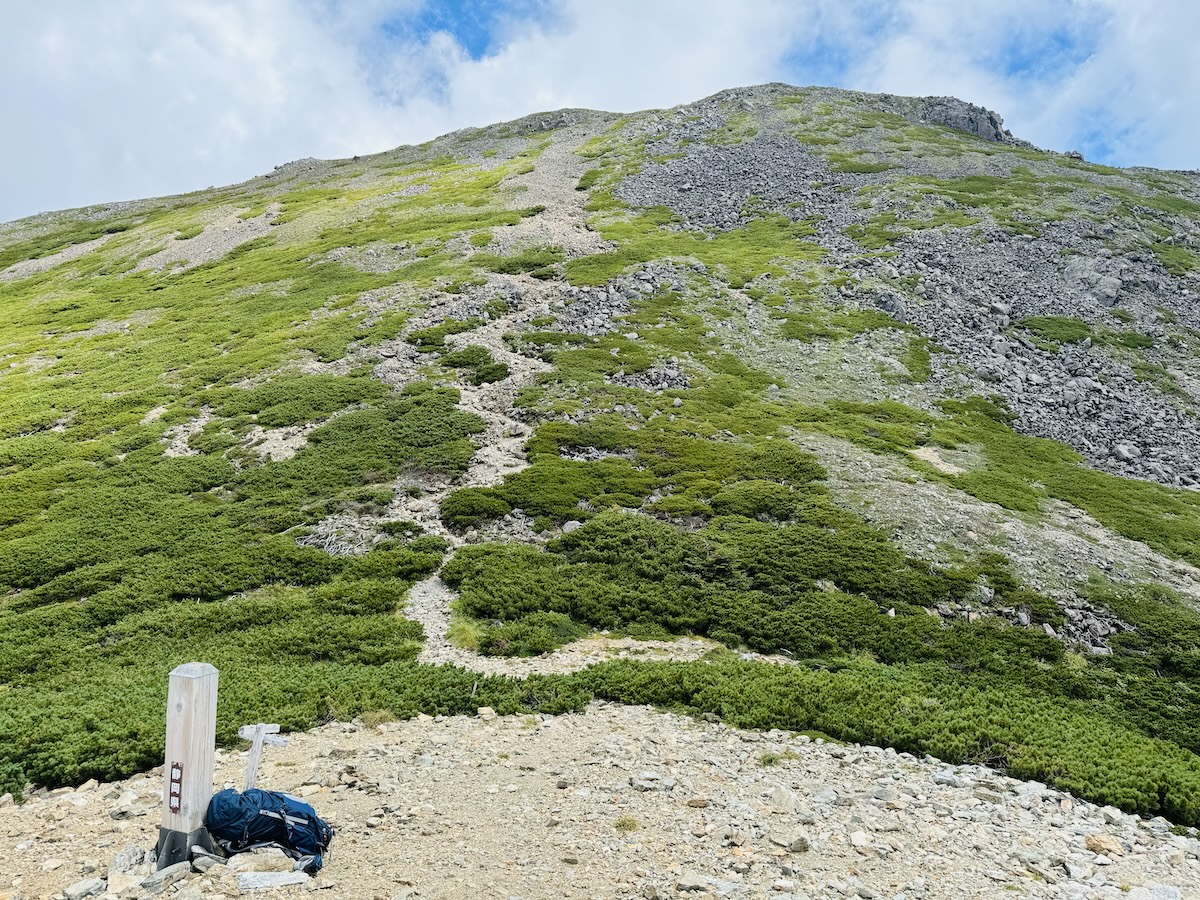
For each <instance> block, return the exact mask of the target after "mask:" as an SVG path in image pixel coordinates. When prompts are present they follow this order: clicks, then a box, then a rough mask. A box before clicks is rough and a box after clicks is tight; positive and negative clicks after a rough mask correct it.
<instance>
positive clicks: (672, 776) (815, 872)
mask: <svg viewBox="0 0 1200 900" xmlns="http://www.w3.org/2000/svg"><path fill="white" fill-rule="evenodd" d="M244 767H245V754H244V753H240V754H239V753H229V754H223V755H221V756H220V758H219V760H218V771H217V775H216V783H217V786H221V785H223V784H225V783H231V784H235V785H236V786H239V787H240V783H241V780H242V776H243V773H244ZM160 785H161V781H160V778H158V777H155V776H153V775H148V776H144V777H140V776H139V777H135V778H132V779H130V780H128V781H125V782H121V783H117V784H112V785H88V786H85V787H83V788H81V789H80V790H78V791H70V790H69V789H67V790H64V791H56V792H53V793H52V794H50V795H47V796H44V797H38V798H36V799H34V800H33V801H32V802H30V803H27V804H26V805H24V806H21V807H12V806H9V807H7V808H3V809H0V835H3V836H4V839H3V844H0V847H2V851H0V898H4V900H9V898H13V897H26V898H34V897H45V898H52V897H66V896H76V894H73V895H68V894H67V893H64V891H66V890H67V889H68V888H69V887H70V886H72V885H79V884H81V883H83V884H84V885H85V886H86V884H87V882H88V881H89V879H91V880H92V881H91V884H92V886H93V887H97V885H98V891H103V890H104V889H105V886H106V885H105V881H104V878H105V876H106V875H108V874H109V872H110V865H111V864H112V863H114V861H117V865H118V869H119V868H120V867H121V863H120V861H118V860H117V857H118V854H119V853H121V851H122V850H124V849H125V848H128V847H131V846H132V847H140V848H149V847H150V846H152V845H153V843H154V841H155V836H156V824H157V816H158V808H159V800H158V797H159V791H160V789H161V787H160ZM259 785H260V786H262V787H268V788H272V789H279V790H287V791H291V792H294V793H298V794H300V795H302V796H304V797H305V799H306V800H307V801H308V802H309V803H312V804H313V805H314V806H315V807H316V809H317V810H318V812H319V813H320V814H321V815H322V816H324V817H326V818H328V819H329V821H330V822H331V823H332V824H333V825H334V826H335V828H336V829H337V831H338V834H337V837H336V838H335V841H334V844H333V848H332V851H331V853H330V855H329V857H328V859H327V863H326V867H325V869H324V870H323V871H322V872H321V873H320V874H319V875H318V876H317V877H316V878H315V879H314V880H312V881H311V882H309V883H307V884H305V885H304V886H303V887H287V888H277V889H274V890H271V891H267V892H265V893H264V894H263V896H300V895H302V894H303V893H304V892H305V891H306V890H312V889H318V890H319V893H318V896H321V897H325V898H329V900H341V898H345V900H364V898H372V900H375V898H378V900H399V898H423V900H438V898H446V900H450V898H501V900H504V898H508V900H512V898H522V900H543V898H544V900H551V898H555V900H558V898H564V897H570V898H645V900H655V898H673V897H686V896H694V897H730V898H767V897H772V898H778V900H801V898H808V900H819V898H842V897H857V898H891V900H901V898H903V900H968V898H970V900H991V898H997V897H1010V896H1011V897H1028V898H1064V900H1065V898H1070V900H1075V898H1079V900H1086V898H1105V900H1108V898H1111V900H1118V898H1127V900H1183V898H1187V897H1196V896H1200V861H1198V860H1197V854H1198V853H1200V843H1198V842H1197V841H1196V840H1195V839H1191V838H1183V837H1177V836H1175V835H1173V834H1171V832H1170V831H1169V828H1168V826H1167V823H1166V822H1164V821H1163V820H1161V819H1155V820H1150V821H1146V820H1142V819H1139V818H1137V817H1134V816H1129V815H1126V814H1123V813H1120V812H1118V811H1116V810H1113V809H1111V808H1105V809H1100V808H1098V807H1096V806H1094V805H1092V804H1090V803H1085V802H1082V801H1079V800H1076V799H1074V798H1072V797H1070V796H1068V795H1066V794H1064V793H1061V792H1059V791H1054V790H1049V789H1047V788H1046V787H1045V786H1044V785H1041V784H1036V783H1032V782H1021V781H1016V780H1013V779H1010V778H1006V777H1004V776H1001V775H997V774H996V773H995V772H992V771H990V770H987V769H981V768H978V767H974V766H947V765H944V764H942V763H940V762H937V761H935V760H932V759H925V760H918V759H916V758H914V757H912V756H909V755H907V754H896V753H894V752H892V751H889V750H883V749H880V748H878V747H860V746H853V745H850V746H846V745H835V744H827V743H821V742H819V741H818V742H814V741H810V740H809V739H808V738H807V737H805V736H800V735H793V734H788V733H783V732H776V731H773V732H769V733H758V732H750V731H739V730H736V729H732V728H728V727H726V726H724V725H721V724H716V723H706V722H698V721H694V720H692V719H689V718H686V717H681V716H676V715H670V714H663V713H658V712H654V711H652V710H649V709H646V708H643V707H623V706H619V705H610V704H603V703H596V704H593V705H592V706H591V707H590V708H589V709H588V710H587V712H586V713H585V714H583V715H571V716H561V717H543V718H536V717H509V718H504V717H501V718H497V717H495V716H494V714H492V713H491V711H490V710H481V714H480V715H479V716H476V717H470V718H467V717H454V718H441V717H439V718H437V719H431V718H429V717H420V718H417V719H414V720H411V721H408V722H403V723H385V724H382V725H378V726H376V727H374V728H371V727H366V726H364V725H363V724H362V723H361V722H356V723H342V724H339V723H334V724H330V725H326V726H322V727H320V728H317V729H314V730H313V731H312V732H309V733H306V734H297V735H292V736H291V737H290V743H289V746H288V747H286V748H274V747H271V748H268V749H267V752H266V758H265V764H264V767H263V771H262V774H261V776H260V778H259ZM136 855H137V854H136V853H133V854H130V853H125V854H122V856H123V858H124V859H126V860H128V859H129V858H131V856H132V857H136ZM256 862H262V863H269V861H268V860H259V861H255V860H242V861H240V862H239V865H255V864H256ZM129 868H132V869H133V872H132V874H125V875H124V878H125V881H124V882H122V880H121V877H122V874H123V873H121V872H119V871H116V870H114V872H115V874H116V875H117V878H116V879H115V880H114V879H112V878H111V877H110V880H109V882H108V884H110V885H114V884H115V885H120V884H122V883H126V884H128V883H130V882H133V884H135V885H136V882H137V879H138V878H139V875H140V873H139V871H138V869H137V867H136V866H132V867H129ZM235 875H236V873H235V872H233V871H230V870H229V869H227V868H226V867H224V866H217V867H216V868H214V869H212V870H210V871H209V872H208V874H206V875H200V874H193V875H191V876H189V877H188V878H186V879H184V880H181V881H180V882H178V883H177V884H176V885H174V886H173V887H172V888H170V889H169V891H168V893H167V894H165V895H164V896H172V895H173V896H174V897H175V898H176V900H222V898H232V897H235V896H238V895H239V893H240V892H239V889H238V887H237V883H236V880H235ZM105 896H109V897H111V896H116V895H114V894H109V895H105ZM121 896H125V897H149V896H153V895H152V894H151V893H150V892H149V891H147V890H144V889H140V888H138V887H136V886H134V887H131V888H130V889H129V890H128V891H127V892H126V893H124V894H122V895H121Z"/></svg>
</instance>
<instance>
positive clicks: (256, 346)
mask: <svg viewBox="0 0 1200 900" xmlns="http://www.w3.org/2000/svg"><path fill="white" fill-rule="evenodd" d="M527 161H528V160H525V162H527ZM418 168H419V169H420V171H414V170H413V169H412V167H407V168H405V169H404V171H402V172H400V175H401V176H402V179H403V180H402V183H404V184H412V183H414V182H419V183H420V184H421V185H423V186H424V188H425V191H424V192H423V193H412V194H411V195H397V194H396V193H395V183H394V182H393V181H389V178H388V177H387V173H384V175H382V176H381V177H380V178H379V180H378V182H377V183H376V184H375V186H373V187H371V186H368V187H360V188H354V189H351V188H346V187H332V188H319V187H316V186H312V185H304V184H303V183H299V184H298V183H295V182H293V183H290V184H288V185H265V186H263V188H262V190H263V191H264V193H261V194H255V193H254V189H253V188H252V187H246V186H243V187H242V188H239V189H236V190H235V189H230V190H226V191H223V192H218V194H217V195H212V196H205V197H203V198H191V199H190V200H189V199H188V198H181V199H177V200H175V201H170V202H166V201H164V202H162V203H160V204H159V205H157V206H156V205H154V204H153V203H152V204H149V205H146V206H145V208H144V209H142V210H141V211H140V212H138V213H137V214H130V215H128V216H126V217H125V218H120V219H116V220H109V221H107V222H105V221H101V222H100V223H99V224H96V225H87V226H80V227H77V228H74V227H73V228H58V229H51V230H48V231H44V232H43V233H42V234H41V235H40V236H36V237H33V238H28V239H26V240H24V241H21V242H17V243H15V244H11V245H9V247H8V248H7V250H6V252H7V253H8V254H9V255H10V256H11V257H12V258H13V259H21V258H28V257H31V256H40V255H47V254H50V253H54V252H57V251H58V250H59V249H62V248H63V247H65V246H70V245H72V244H74V243H78V242H81V241H84V240H90V239H92V238H93V237H96V236H97V235H100V234H109V235H110V237H109V239H108V240H107V241H106V242H105V243H104V245H103V246H102V247H101V248H100V249H99V250H94V251H92V252H91V253H89V254H88V255H86V256H83V257H81V258H79V259H77V260H74V261H70V262H65V263H62V264H60V265H58V266H56V267H54V268H51V269H49V270H47V271H45V272H42V273H38V274H34V275H32V276H29V277H25V278H21V279H16V280H10V281H6V282H3V283H0V305H2V306H3V308H4V310H5V316H4V322H3V324H2V325H0V347H3V353H4V354H5V356H6V359H7V360H8V362H9V363H11V365H9V366H8V367H7V368H6V369H5V370H4V372H3V374H2V375H0V473H3V477H2V478H0V510H2V511H3V512H2V513H0V543H2V544H3V553H0V558H2V559H3V563H2V564H0V596H2V597H3V599H2V600H0V620H3V624H2V625H0V682H2V683H3V685H4V687H3V691H4V696H5V703H4V705H3V710H2V711H0V733H2V735H3V738H2V740H0V743H2V744H3V746H4V748H5V749H4V751H3V752H2V753H0V758H2V759H3V765H4V766H5V770H6V771H7V772H16V771H18V770H20V771H21V772H22V773H23V775H22V776H21V777H22V779H23V778H24V777H29V778H31V779H34V780H36V781H38V782H41V783H48V784H59V783H63V782H70V781H73V780H78V779H80V778H86V777H89V776H90V775H94V776H96V777H116V776H118V775H121V774H124V773H127V772H129V771H132V770H134V769H135V768H140V767H144V766H146V765H148V764H150V760H151V759H152V757H153V755H154V754H155V753H158V752H161V737H160V736H158V735H157V732H159V731H161V728H160V726H158V725H155V724H154V723H155V722H156V721H158V720H159V718H160V716H161V697H159V696H158V695H159V694H160V693H161V690H160V687H161V685H162V684H163V683H165V682H164V678H165V672H166V671H168V670H169V669H170V668H171V667H172V666H173V665H175V664H177V663H180V662H185V661H187V660H188V659H192V658H196V656H197V655H202V656H204V657H205V658H210V659H211V661H212V662H214V663H217V664H218V665H219V666H220V667H221V668H222V670H223V671H225V672H227V673H228V676H227V683H230V682H232V683H241V684H242V686H243V687H242V688H241V689H239V688H230V692H223V697H226V696H227V697H231V698H232V699H231V700H230V701H229V702H230V703H231V707H230V708H231V709H234V710H236V711H235V712H234V715H235V716H245V715H259V716H264V715H266V716H268V717H269V716H270V715H271V714H273V713H272V710H275V711H278V712H279V713H284V715H283V716H282V718H283V719H286V720H287V721H289V722H291V723H292V725H293V726H296V727H298V726H299V725H300V724H303V723H304V722H311V721H313V719H314V718H319V717H320V716H321V715H325V714H328V711H326V712H325V713H322V712H321V711H320V709H321V704H322V703H323V702H324V701H323V700H322V699H321V695H322V693H327V692H329V691H330V687H329V685H330V684H332V683H336V682H338V681H341V680H345V682H346V683H347V684H356V685H357V688H355V690H357V691H359V694H360V696H362V697H365V696H366V694H363V693H362V691H363V690H364V688H365V685H366V684H367V681H370V682H371V683H372V684H376V685H377V686H378V685H381V684H383V683H384V675H383V673H382V671H381V672H380V673H379V674H378V675H377V676H372V677H371V678H368V679H367V680H366V681H364V680H363V677H362V673H364V672H366V671H367V667H368V665H369V666H375V665H379V666H381V667H383V668H386V667H387V666H389V665H392V664H397V665H401V664H402V665H404V666H409V667H411V662H410V660H411V658H412V657H413V656H414V654H415V650H414V648H415V646H416V643H415V642H416V641H419V640H420V632H419V629H418V628H416V627H415V626H413V625H412V623H408V622H406V621H405V620H403V619H401V618H399V617H398V616H397V614H396V613H397V610H398V609H399V608H400V606H401V605H402V597H403V594H404V590H405V589H406V587H407V586H408V584H410V583H411V582H412V581H413V580H415V579H416V578H419V577H422V576H424V575H426V574H428V573H429V572H431V571H433V570H434V569H436V567H437V566H438V565H439V564H440V561H441V558H442V550H443V548H442V547H441V546H438V545H436V542H435V544H429V543H428V542H427V543H425V544H422V543H421V541H423V540H424V539H422V538H415V539H410V540H408V541H407V542H405V543H404V544H403V546H400V545H395V544H393V545H389V544H387V543H384V544H380V545H379V546H378V547H377V548H376V549H375V550H373V551H372V552H371V553H369V554H368V555H367V556H366V557H363V558H362V559H361V560H359V561H346V560H343V559H339V558H336V557H331V556H329V555H328V554H327V553H325V552H323V551H320V550H316V549H313V548H310V547H307V546H304V545H303V543H302V542H301V543H298V540H300V539H303V538H304V536H305V535H306V533H307V530H308V529H309V528H310V527H311V526H312V525H314V524H315V523H317V522H318V521H319V520H321V519H322V518H324V517H326V516H328V515H331V514H335V513H339V512H352V513H354V514H360V515H361V514H364V513H366V514H371V513H379V512H382V511H383V510H384V509H385V508H386V506H387V504H388V503H389V502H390V500H391V498H392V487H391V484H392V482H393V481H394V480H395V479H396V478H397V477H398V476H400V475H412V474H420V473H426V472H428V473H443V474H445V475H448V476H453V475H455V474H456V473H459V472H461V471H463V469H464V468H465V466H466V464H467V462H468V460H469V458H470V457H471V455H472V454H473V452H474V450H475V444H474V442H473V440H472V438H473V436H474V435H475V434H477V433H478V432H479V431H481V430H482V428H483V422H482V420H480V419H478V418H477V417H475V416H472V415H469V414H467V413H463V412H461V411H460V410H459V409H458V408H457V399H458V396H457V392H455V391H453V390H449V389H436V388H433V387H432V386H430V385H428V384H424V383H420V382H418V383H416V384H413V385H410V386H409V387H408V388H406V389H404V390H403V391H400V392H393V391H392V390H390V389H388V388H387V387H386V386H384V385H383V384H382V383H381V382H379V381H377V380H376V379H374V378H372V377H371V376H370V370H371V366H370V363H371V353H370V347H371V345H372V344H374V343H376V342H378V341H381V340H385V339H392V338H394V337H396V336H397V334H398V332H399V330H400V329H401V328H403V327H404V325H405V323H406V322H407V320H408V318H409V317H410V316H412V315H413V314H414V313H416V312H419V311H420V309H421V307H420V301H419V299H416V298H419V297H420V296H421V294H420V292H421V291H422V290H428V289H430V288H435V287H437V286H443V287H446V288H452V287H453V285H454V283H455V282H456V281H457V280H459V279H464V278H475V277H477V274H476V273H477V272H478V267H476V266H474V265H472V264H471V263H469V262H467V261H466V260H465V259H464V258H462V257H461V256H460V255H458V254H457V253H455V252H452V251H448V250H446V249H445V247H446V244H447V243H448V242H450V241H451V240H453V239H454V238H455V237H457V236H460V235H463V234H469V233H474V232H476V231H477V230H478V229H481V228H494V227H502V226H504V225H511V224H515V223H517V222H519V221H521V219H522V218H524V217H527V216H529V215H537V214H538V212H537V211H534V210H528V209H527V210H522V209H510V208H508V205H507V204H508V197H507V195H506V194H505V193H504V190H503V188H502V186H501V183H502V181H503V179H504V178H505V177H507V175H508V174H509V171H508V168H507V167H506V166H504V165H501V166H499V167H497V168H495V169H491V170H488V171H482V170H476V169H473V168H471V167H469V166H463V165H460V164H457V163H454V162H452V161H441V162H437V163H434V164H432V165H429V166H426V167H418ZM189 203H190V204H191V205H190V206H189ZM238 203H241V204H244V207H243V209H244V215H245V216H246V217H250V216H253V215H258V214H260V213H261V211H262V210H264V209H265V208H266V207H267V206H269V205H272V204H274V205H275V206H277V207H278V208H279V209H280V210H281V216H280V218H281V219H282V220H283V221H284V222H285V224H283V225H281V226H279V227H278V228H277V229H274V230H273V231H272V233H271V234H269V235H267V236H266V237H263V238H260V239H258V240H256V241H252V242H249V243H246V244H243V245H241V246H240V247H238V248H236V249H235V250H234V251H232V252H230V253H228V254H226V255H225V256H224V257H221V258H219V259H214V260H212V261H209V262H205V263H202V264H200V265H196V266H193V267H191V268H188V269H186V270H185V271H181V272H173V273H172V272H152V271H145V272H137V271H133V265H132V263H131V262H130V260H131V259H132V258H134V257H137V256H144V255H145V254H146V253H148V252H153V249H154V247H155V246H157V244H156V243H155V242H156V241H157V240H159V238H160V237H161V238H162V239H164V240H165V239H168V238H169V239H172V240H174V239H175V237H174V236H175V235H176V234H179V233H186V231H187V229H188V228H189V227H194V225H195V224H196V222H197V221H198V219H202V218H203V217H204V216H205V215H207V213H206V212H205V210H210V209H216V208H229V206H230V204H234V205H235V206H236V204H238ZM256 207H258V208H256ZM379 241H384V242H389V243H397V242H401V243H407V244H408V245H410V246H417V247H419V248H420V250H421V251H422V252H421V253H419V254H418V255H417V256H416V257H415V258H414V259H413V260H412V261H411V262H408V263H407V264H404V265H402V266H400V267H399V268H397V269H395V270H393V271H388V272H364V271H360V270H358V269H355V268H354V267H353V266H350V265H347V264H343V263H342V262H339V261H337V260H336V259H335V258H334V255H333V251H335V250H337V249H338V248H341V247H352V246H358V245H360V244H363V243H373V242H379ZM5 258H6V259H7V258H9V257H5ZM392 286H398V287H399V288H402V289H401V290H397V291H395V296H396V297H397V298H398V299H397V301H396V302H397V304H398V305H397V306H396V307H394V308H392V309H388V310H385V311H383V312H382V313H380V312H379V311H378V310H377V308H375V307H372V306H369V305H367V304H365V303H361V302H360V301H359V298H360V297H363V296H364V295H371V296H378V294H379V291H380V289H383V288H389V287H392ZM405 304H408V305H405ZM442 349H445V348H444V347H443V348H442ZM352 353H359V354H360V356H359V357H358V359H359V362H358V363H357V364H355V365H352V366H351V367H350V371H349V374H346V375H338V376H335V375H301V374H299V373H298V372H299V366H298V365H297V364H298V363H302V362H304V361H305V360H313V359H314V358H315V359H316V360H327V361H334V360H340V359H343V358H344V357H346V356H347V354H352ZM474 368H475V371H476V372H477V373H480V374H482V375H483V376H484V377H489V376H490V375H495V374H497V373H496V372H495V371H494V370H487V367H486V365H480V366H476V367H474ZM194 420H195V421H196V423H197V424H196V425H195V427H194V428H192V435H191V439H190V440H184V441H183V452H185V453H187V454H191V455H186V456H183V457H178V458H173V457H170V456H166V455H164V452H163V451H164V446H165V445H164V443H163V439H164V437H165V436H167V433H168V431H169V430H171V429H178V428H180V427H184V426H187V427H189V428H191V426H190V425H189V423H191V422H193V421H194ZM205 421H207V422H208V424H207V426H206V427H203V428H202V427H201V425H202V424H203V422H205ZM310 424H311V425H313V426H315V428H314V430H312V431H311V433H310V434H309V435H308V439H307V444H306V445H305V446H304V447H303V448H302V449H300V450H299V452H297V453H296V455H295V456H294V457H292V458H290V459H285V460H275V461H270V460H266V461H264V460H261V459H259V458H258V457H257V455H255V454H254V453H253V451H252V450H249V449H247V448H246V447H245V438H246V435H247V433H248V432H249V431H250V430H251V429H252V428H253V427H255V426H257V427H261V428H277V427H287V426H296V425H310ZM247 623H250V624H247ZM254 623H257V624H254ZM199 632H203V637H202V638H201V637H200V635H199ZM151 645H153V646H151ZM264 648H269V649H266V650H264ZM273 659H275V660H277V661H278V666H276V665H275V663H274V662H272V660H273ZM321 666H328V667H330V668H331V669H337V670H338V672H339V674H337V675H332V674H331V675H330V676H329V680H326V681H323V682H321V683H322V684H323V685H324V687H321V688H314V689H312V690H307V691H306V690H303V689H301V688H300V687H299V685H300V684H301V683H302V682H304V681H305V678H306V676H305V675H304V672H305V671H306V670H310V669H311V670H312V671H310V673H309V674H310V675H311V676H312V677H313V678H314V679H316V680H317V681H321V678H322V676H320V675H318V674H317V671H318V670H319V669H320V667H321ZM351 669H353V670H356V671H357V670H361V672H360V674H358V675H355V674H354V673H353V672H351V671H349V670H351ZM405 671H408V670H407V669H406V670H405ZM388 677H390V676H388ZM407 677H409V676H407V675H405V676H402V678H407ZM421 677H423V676H417V680H418V681H419V680H420V679H421ZM434 681H437V679H436V678H435V679H434ZM315 683H316V682H314V684H315ZM252 685H255V686H258V687H259V688H262V689H263V690H262V692H261V694H260V695H259V696H258V697H257V698H255V697H252V696H251V686H252ZM468 687H469V686H468ZM293 691H294V692H295V701H294V702H293V700H291V699H289V694H290V693H291V692H293ZM243 692H244V693H243ZM333 693H335V694H336V693H338V691H337V690H336V689H334V690H333ZM368 693H369V691H368ZM401 693H403V690H401ZM395 696H400V695H399V694H396V695H395ZM379 705H380V706H383V705H385V704H383V703H380V704H379ZM118 707H119V708H122V709H123V710H127V711H128V712H129V715H128V716H122V717H116V718H114V717H112V716H111V710H113V709H116V708H118ZM331 708H336V707H331ZM288 709H291V710H294V711H297V712H294V714H292V716H291V718H288V715H287V714H286V711H287V710H288ZM106 710H107V713H105V711H106ZM299 710H303V712H299ZM223 715H225V713H223ZM226 726H228V723H226ZM226 732H228V727H226ZM156 748H157V749H156ZM13 777H14V778H16V776H13ZM19 786H20V785H18V787H19Z"/></svg>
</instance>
